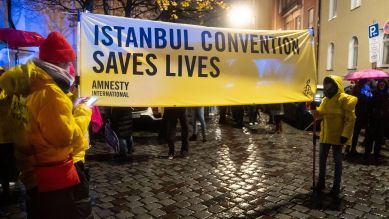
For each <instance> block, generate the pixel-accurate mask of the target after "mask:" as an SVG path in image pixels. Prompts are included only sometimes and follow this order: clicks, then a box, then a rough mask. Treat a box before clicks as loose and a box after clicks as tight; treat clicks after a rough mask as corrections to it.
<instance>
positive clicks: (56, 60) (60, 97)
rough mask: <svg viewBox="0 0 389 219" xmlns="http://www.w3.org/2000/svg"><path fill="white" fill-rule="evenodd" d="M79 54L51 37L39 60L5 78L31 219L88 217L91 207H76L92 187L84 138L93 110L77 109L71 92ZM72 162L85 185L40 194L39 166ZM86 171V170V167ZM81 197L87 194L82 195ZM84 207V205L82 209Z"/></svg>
mask: <svg viewBox="0 0 389 219" xmlns="http://www.w3.org/2000/svg"><path fill="white" fill-rule="evenodd" d="M74 60H75V53H74V51H73V49H72V47H71V46H70V45H69V43H68V42H67V41H66V39H65V38H64V37H63V36H62V35H61V34H60V33H58V32H53V33H50V34H49V35H48V37H47V39H46V40H45V41H44V42H43V43H42V45H41V46H40V48H39V59H33V60H30V61H28V62H27V64H25V65H18V66H15V67H14V68H12V69H10V70H9V71H7V72H5V73H4V75H3V76H2V77H0V88H1V89H3V90H4V91H5V92H6V93H7V94H9V95H13V96H14V98H13V103H12V109H11V110H12V113H13V118H14V121H13V122H12V123H13V125H14V128H13V129H14V131H15V134H16V136H15V153H16V159H17V162H18V164H20V169H21V172H22V177H21V179H22V182H23V183H24V184H25V186H26V188H27V190H28V191H27V193H28V195H29V199H28V200H29V202H28V203H27V207H28V208H27V212H28V218H88V217H91V206H90V202H89V203H86V204H85V202H83V203H82V204H80V205H79V204H77V201H79V199H80V198H87V197H81V195H82V194H88V195H89V191H85V189H87V188H88V185H85V183H86V184H87V183H88V182H87V181H86V180H84V176H83V174H84V173H83V172H82V170H81V171H80V168H79V166H81V167H83V161H84V156H85V149H86V147H87V145H88V144H87V141H86V138H85V136H84V134H85V133H86V130H87V126H88V124H89V122H90V117H91V110H90V109H89V108H88V107H87V106H85V104H82V103H81V104H79V105H77V106H73V102H72V100H71V98H70V96H71V94H70V92H69V89H70V87H71V85H72V84H73V82H74V78H72V77H71V76H70V75H69V72H68V68H69V65H70V63H71V62H72V61H74ZM69 157H72V159H73V162H74V163H75V166H76V168H77V174H78V176H79V178H80V181H81V182H80V183H79V184H77V185H74V186H71V187H68V188H64V189H61V190H55V191H50V192H38V191H37V182H36V178H35V175H34V169H36V168H37V165H46V164H53V163H60V162H64V161H66V160H67V159H69ZM81 169H82V168H81ZM81 193H82V194H81ZM81 205H83V206H81Z"/></svg>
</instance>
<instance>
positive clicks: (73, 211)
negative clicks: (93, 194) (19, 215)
mask: <svg viewBox="0 0 389 219" xmlns="http://www.w3.org/2000/svg"><path fill="white" fill-rule="evenodd" d="M75 167H76V169H77V173H78V176H79V178H80V183H79V184H77V185H75V186H72V187H70V188H66V189H61V190H58V191H52V192H38V190H37V188H33V189H30V190H28V191H27V218H28V219H57V218H59V219H62V218H63V219H69V218H72V219H73V218H74V219H85V218H87V219H90V218H93V215H92V205H91V200H90V197H89V180H88V178H89V177H88V176H87V172H86V170H85V167H84V164H83V163H82V162H77V163H76V164H75Z"/></svg>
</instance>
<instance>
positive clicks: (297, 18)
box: [294, 16, 301, 30]
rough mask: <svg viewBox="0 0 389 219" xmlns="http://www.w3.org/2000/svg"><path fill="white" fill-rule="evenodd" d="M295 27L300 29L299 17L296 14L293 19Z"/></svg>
mask: <svg viewBox="0 0 389 219" xmlns="http://www.w3.org/2000/svg"><path fill="white" fill-rule="evenodd" d="M294 25H295V27H294V28H295V29H296V30H300V29H301V17H300V16H297V17H296V18H295V21H294Z"/></svg>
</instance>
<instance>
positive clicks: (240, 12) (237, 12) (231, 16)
mask: <svg viewBox="0 0 389 219" xmlns="http://www.w3.org/2000/svg"><path fill="white" fill-rule="evenodd" d="M228 21H229V23H230V26H231V27H237V28H250V27H252V25H253V24H254V14H253V11H252V7H249V6H248V5H243V4H241V5H233V6H231V8H230V9H229V11H228Z"/></svg>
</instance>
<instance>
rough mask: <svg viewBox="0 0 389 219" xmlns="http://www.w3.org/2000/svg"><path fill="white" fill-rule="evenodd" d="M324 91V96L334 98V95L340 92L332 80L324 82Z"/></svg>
mask: <svg viewBox="0 0 389 219" xmlns="http://www.w3.org/2000/svg"><path fill="white" fill-rule="evenodd" d="M323 92H324V96H326V97H328V98H332V97H333V96H335V94H336V93H338V87H337V86H336V84H335V82H333V81H332V80H326V81H325V83H324V89H323Z"/></svg>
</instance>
